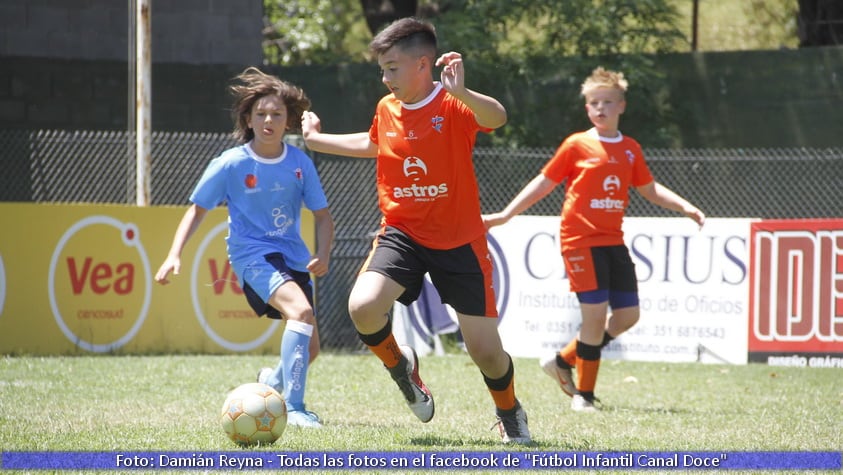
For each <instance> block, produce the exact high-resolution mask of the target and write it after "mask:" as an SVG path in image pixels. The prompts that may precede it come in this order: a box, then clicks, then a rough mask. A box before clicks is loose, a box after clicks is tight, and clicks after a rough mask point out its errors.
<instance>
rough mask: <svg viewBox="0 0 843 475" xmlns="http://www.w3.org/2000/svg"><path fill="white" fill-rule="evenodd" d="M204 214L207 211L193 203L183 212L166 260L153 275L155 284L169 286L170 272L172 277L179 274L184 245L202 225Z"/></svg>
mask: <svg viewBox="0 0 843 475" xmlns="http://www.w3.org/2000/svg"><path fill="white" fill-rule="evenodd" d="M206 214H208V210H207V209H205V208H203V207H201V206H199V205H197V204H195V203H194V204H192V205H190V207H189V208H187V211H185V213H184V216H182V218H181V222H180V223H179V227H178V228H176V234H175V236H173V243H172V244H171V245H170V252H168V253H167V258H166V259H165V260H164V263H163V264H161V267H159V268H158V272H156V273H155V281H156V282H158V283H159V284H169V283H170V281H169V279H167V276H168V275H169V274H170V272H171V271H172V272H173V275H178V274H179V269H180V268H181V252H182V250H183V249H184V245H185V244H187V240H188V239H190V236H192V235H193V233H194V232H196V229H197V228H199V225H200V224H202V220H203V219H205V215H206Z"/></svg>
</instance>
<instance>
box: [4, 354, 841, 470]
mask: <svg viewBox="0 0 843 475" xmlns="http://www.w3.org/2000/svg"><path fill="white" fill-rule="evenodd" d="M274 362H275V361H274V357H273V356H271V355H267V356H238V355H232V356H143V357H136V356H122V357H113V356H84V357H50V358H47V357H4V358H2V359H0V427H2V431H0V450H2V451H190V452H194V451H195V452H199V453H201V452H217V451H237V450H242V449H239V448H238V447H237V446H235V445H234V444H233V443H232V442H231V441H229V440H228V439H227V438H226V436H225V434H224V433H223V431H222V429H221V428H220V426H219V424H218V422H217V416H218V412H219V410H220V407H221V405H222V402H223V400H224V399H225V394H226V391H227V390H229V389H231V388H233V387H235V386H237V385H239V384H241V383H245V382H251V381H253V380H254V377H255V374H256V371H257V369H258V368H260V367H261V366H268V365H273V364H274ZM515 365H516V390H517V393H518V396H519V399H520V400H521V402H522V404H523V405H524V407H525V409H526V410H527V412H528V414H529V420H530V430H531V432H532V434H533V438H534V440H535V445H534V446H531V447H518V446H515V447H511V446H503V445H502V444H501V443H500V439H499V437H498V435H497V434H496V433H495V432H494V431H491V430H490V426H491V425H492V424H493V422H494V420H495V419H494V415H493V407H492V401H491V397H490V396H489V394H488V392H487V391H486V389H485V386H484V385H483V382H482V379H481V377H480V374H479V372H478V371H477V369H476V367H475V366H474V365H473V364H472V363H471V361H470V360H469V359H468V357H467V356H466V355H464V354H450V355H446V356H441V357H428V358H422V360H421V372H422V377H423V378H424V379H425V382H426V383H427V385H428V387H430V389H431V390H432V391H433V393H434V396H435V398H436V417H434V419H433V421H431V422H430V423H428V424H422V423H420V422H418V421H417V420H416V419H415V418H414V416H413V415H412V414H411V413H410V411H409V410H408V409H407V407H406V406H405V405H404V403H403V400H402V399H401V396H400V394H399V392H398V391H397V389H396V388H395V387H394V384H393V383H392V381H391V380H390V379H389V377H388V375H387V373H386V371H384V370H383V369H382V367H381V365H380V363H379V362H378V361H377V360H376V358H375V357H373V356H371V355H350V354H330V353H324V354H322V355H321V356H320V357H319V359H318V360H317V362H316V363H315V364H314V365H313V366H312V369H311V373H310V378H309V381H308V398H307V402H308V408H309V409H311V410H314V411H316V412H317V413H319V414H320V416H321V417H322V419H323V421H324V422H325V424H326V425H325V428H324V429H322V430H306V429H299V428H296V427H288V428H287V430H286V431H285V433H284V435H283V437H282V438H281V439H280V440H278V441H277V442H276V443H275V444H274V445H271V446H268V447H259V448H255V449H250V450H257V451H263V450H267V451H274V452H281V451H288V450H289V451H328V452H333V451H377V452H386V451H408V452H416V451H439V452H445V451H484V452H488V451H495V452H498V451H524V450H527V451H530V450H532V451H600V450H610V451H726V452H731V451H841V450H843V384H841V383H843V373H841V371H840V370H839V369H836V370H835V369H812V368H778V367H768V366H763V365H755V364H753V365H746V366H724V365H704V364H678V363H642V362H628V361H616V360H605V361H604V362H603V365H602V367H601V373H600V378H599V380H598V385H597V395H598V396H599V397H600V398H601V399H602V401H603V403H604V405H605V407H604V411H603V412H601V413H597V414H582V413H574V412H571V411H570V409H569V408H568V402H569V399H568V398H567V397H564V395H563V394H562V393H561V392H560V391H559V390H558V389H557V387H556V385H555V383H554V382H553V381H551V380H550V379H549V378H547V377H546V376H545V375H544V373H542V371H541V369H540V368H539V366H538V364H537V361H536V360H534V359H517V360H516V361H515ZM636 472H638V473H644V472H642V471H637V470H636ZM7 473H8V472H7ZM39 473H44V472H39ZM63 473H67V472H63ZM109 473H115V472H112V471H109ZM127 473H138V472H137V471H134V472H127ZM168 473H173V472H168ZM189 473H196V471H192V472H189ZM310 473H314V472H313V471H311V472H310ZM333 473H339V472H333ZM349 473H362V472H361V471H359V470H358V471H354V472H349ZM390 473H396V472H390ZM413 473H420V472H413ZM441 473H446V472H441ZM473 473H477V472H473ZM510 473H513V472H510ZM672 473H682V472H676V471H674V472H672ZM707 473H711V472H707ZM730 473H739V472H735V471H732V472H730ZM746 473H751V472H746ZM801 473H806V472H801ZM837 473H839V472H837Z"/></svg>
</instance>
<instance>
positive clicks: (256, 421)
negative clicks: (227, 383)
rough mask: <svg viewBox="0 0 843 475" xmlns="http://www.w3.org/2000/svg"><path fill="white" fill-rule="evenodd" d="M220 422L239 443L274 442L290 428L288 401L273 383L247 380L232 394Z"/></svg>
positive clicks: (225, 405) (225, 404) (223, 409)
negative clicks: (247, 381) (288, 423)
mask: <svg viewBox="0 0 843 475" xmlns="http://www.w3.org/2000/svg"><path fill="white" fill-rule="evenodd" d="M220 424H222V429H223V430H224V431H225V433H226V434H227V435H228V437H229V438H230V439H231V440H233V441H234V442H236V443H237V444H239V445H255V444H271V443H272V442H275V441H276V440H278V438H279V437H281V434H283V433H284V428H286V427H287V404H286V403H285V402H284V397H283V396H281V394H280V393H279V392H278V391H276V390H275V389H273V388H272V387H271V386H269V385H266V384H263V383H246V384H243V385H240V386H238V387H236V388H234V389H233V390H232V391H231V392H230V393H228V397H226V399H225V402H224V403H223V405H222V411H221V414H220Z"/></svg>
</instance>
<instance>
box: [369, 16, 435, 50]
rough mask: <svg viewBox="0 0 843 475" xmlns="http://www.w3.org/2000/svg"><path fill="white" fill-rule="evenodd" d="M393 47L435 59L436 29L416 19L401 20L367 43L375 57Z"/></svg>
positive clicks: (391, 24)
mask: <svg viewBox="0 0 843 475" xmlns="http://www.w3.org/2000/svg"><path fill="white" fill-rule="evenodd" d="M393 46H397V47H399V48H401V50H402V51H407V50H415V51H416V52H417V53H418V54H419V55H426V56H429V57H430V58H431V60H432V59H435V56H436V29H435V28H434V27H433V25H432V24H430V23H428V22H426V21H424V20H420V19H418V18H414V17H407V18H401V19H399V20H395V21H394V22H392V23H390V24H389V26H387V27H386V28H384V29H383V30H381V32H380V33H378V34H377V35H376V36H375V38H374V39H372V42H371V43H369V50H370V51H371V52H372V53H374V54H375V55H376V56H377V55H381V54H383V53H385V52H386V51H387V50H389V49H390V48H392V47H393Z"/></svg>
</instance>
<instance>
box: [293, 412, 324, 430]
mask: <svg viewBox="0 0 843 475" xmlns="http://www.w3.org/2000/svg"><path fill="white" fill-rule="evenodd" d="M287 425H291V426H298V427H308V428H311V429H321V428H322V421H321V420H320V419H319V416H317V415H316V413H315V412H310V411H308V410H304V409H302V410H301V411H287Z"/></svg>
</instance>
